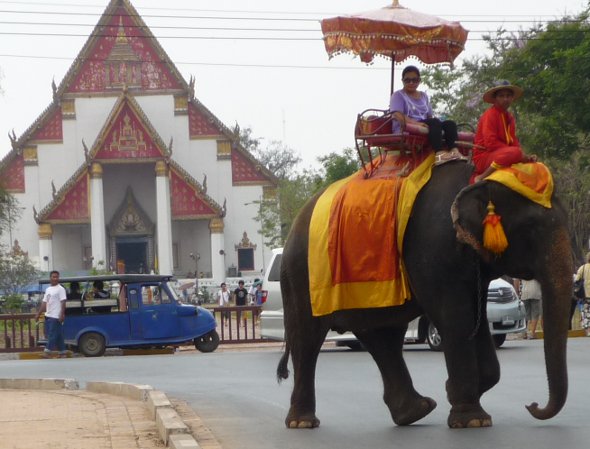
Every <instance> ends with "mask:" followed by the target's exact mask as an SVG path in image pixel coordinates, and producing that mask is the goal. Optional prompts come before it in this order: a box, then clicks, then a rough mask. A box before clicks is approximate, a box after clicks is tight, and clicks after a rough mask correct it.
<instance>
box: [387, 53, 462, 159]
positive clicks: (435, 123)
mask: <svg viewBox="0 0 590 449" xmlns="http://www.w3.org/2000/svg"><path fill="white" fill-rule="evenodd" d="M402 81H403V83H404V87H403V89H400V90H397V91H395V92H394V93H393V95H392V96H391V101H390V103H389V110H390V111H391V112H392V113H393V117H394V118H395V120H394V121H393V132H394V133H399V132H400V131H402V130H404V129H405V127H406V123H411V124H414V125H418V126H424V127H427V128H428V141H429V142H430V146H431V147H432V149H433V150H434V151H435V153H436V160H435V165H439V164H442V163H444V162H447V161H450V160H455V159H463V158H464V157H463V155H462V154H461V153H460V152H459V150H458V149H457V148H456V147H455V141H456V140H457V125H456V124H455V122H453V121H452V120H445V121H444V122H441V121H440V120H439V119H438V118H436V117H434V114H433V112H432V107H431V106H430V101H429V100H428V95H426V93H424V92H421V91H419V90H418V85H419V84H420V71H419V70H418V68H417V67H415V66H413V65H409V66H407V67H406V68H405V69H404V70H403V72H402ZM443 131H444V140H445V143H446V146H447V150H446V151H444V150H443Z"/></svg>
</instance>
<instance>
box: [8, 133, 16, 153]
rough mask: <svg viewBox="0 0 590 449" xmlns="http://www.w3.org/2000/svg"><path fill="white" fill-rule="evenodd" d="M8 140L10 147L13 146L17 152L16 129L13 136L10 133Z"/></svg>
mask: <svg viewBox="0 0 590 449" xmlns="http://www.w3.org/2000/svg"><path fill="white" fill-rule="evenodd" d="M8 138H9V139H10V145H11V146H12V149H13V150H16V141H17V139H16V133H15V132H14V129H13V130H12V134H11V133H8Z"/></svg>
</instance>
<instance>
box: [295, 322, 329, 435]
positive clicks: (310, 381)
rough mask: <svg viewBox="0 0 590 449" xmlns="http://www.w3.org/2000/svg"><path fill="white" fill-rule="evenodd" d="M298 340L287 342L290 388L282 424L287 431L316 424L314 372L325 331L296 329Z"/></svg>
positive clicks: (317, 424) (305, 328)
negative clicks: (291, 381)
mask: <svg viewBox="0 0 590 449" xmlns="http://www.w3.org/2000/svg"><path fill="white" fill-rule="evenodd" d="M298 329H300V330H301V332H300V333H299V334H300V335H298V338H296V339H295V340H290V341H289V344H290V347H291V358H292V361H293V377H294V386H293V392H292V393H291V407H290V408H289V413H288V414H287V418H285V424H286V426H287V427H288V428H290V429H311V428H314V427H318V426H319V425H320V420H319V419H318V418H317V417H316V415H315V405H316V404H315V370H316V364H317V360H318V355H319V353H320V349H321V347H322V344H323V343H324V339H325V337H326V334H327V331H321V330H320V329H319V328H317V327H316V328H314V326H305V325H303V324H302V325H301V326H298Z"/></svg>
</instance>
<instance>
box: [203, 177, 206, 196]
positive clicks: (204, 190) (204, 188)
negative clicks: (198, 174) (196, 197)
mask: <svg viewBox="0 0 590 449" xmlns="http://www.w3.org/2000/svg"><path fill="white" fill-rule="evenodd" d="M203 193H207V173H203Z"/></svg>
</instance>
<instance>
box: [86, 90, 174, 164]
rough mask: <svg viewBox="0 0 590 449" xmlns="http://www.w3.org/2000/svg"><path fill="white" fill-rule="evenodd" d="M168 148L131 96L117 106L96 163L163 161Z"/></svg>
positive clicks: (101, 139) (101, 140)
mask: <svg viewBox="0 0 590 449" xmlns="http://www.w3.org/2000/svg"><path fill="white" fill-rule="evenodd" d="M167 152H168V150H167V148H166V145H165V144H164V142H163V141H162V139H161V138H160V137H159V136H158V134H157V132H156V131H155V129H154V128H153V127H152V125H151V124H150V123H149V121H148V119H147V117H146V116H145V114H144V113H143V112H142V111H141V108H140V107H139V105H138V104H137V102H135V101H134V100H132V99H131V98H130V97H129V96H128V95H123V96H122V97H121V98H120V99H119V101H118V102H117V103H116V104H115V106H114V108H113V111H112V112H111V115H110V117H109V119H108V120H107V123H106V124H105V126H104V127H103V130H102V131H101V133H100V135H99V137H98V139H97V141H96V143H95V145H94V147H93V149H92V151H91V157H92V158H93V159H94V160H101V161H105V160H121V159H133V161H136V160H137V159H149V160H154V159H161V158H162V157H165V156H166V155H167Z"/></svg>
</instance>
